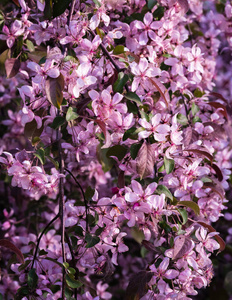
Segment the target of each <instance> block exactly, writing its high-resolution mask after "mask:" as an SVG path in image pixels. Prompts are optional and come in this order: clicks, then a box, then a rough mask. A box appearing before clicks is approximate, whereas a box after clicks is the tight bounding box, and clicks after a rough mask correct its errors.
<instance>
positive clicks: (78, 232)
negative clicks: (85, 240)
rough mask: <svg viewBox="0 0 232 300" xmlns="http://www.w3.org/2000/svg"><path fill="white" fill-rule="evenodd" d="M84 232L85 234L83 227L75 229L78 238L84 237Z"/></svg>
mask: <svg viewBox="0 0 232 300" xmlns="http://www.w3.org/2000/svg"><path fill="white" fill-rule="evenodd" d="M83 232H84V229H83V228H82V227H81V226H76V227H75V234H76V235H77V236H80V237H83V236H84V234H83Z"/></svg>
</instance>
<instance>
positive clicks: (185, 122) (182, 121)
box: [177, 113, 188, 126]
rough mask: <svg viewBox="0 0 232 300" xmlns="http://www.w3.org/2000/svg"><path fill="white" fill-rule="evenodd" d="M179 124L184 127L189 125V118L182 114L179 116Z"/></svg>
mask: <svg viewBox="0 0 232 300" xmlns="http://www.w3.org/2000/svg"><path fill="white" fill-rule="evenodd" d="M177 122H178V123H179V124H181V125H183V126H185V125H188V119H187V117H186V116H185V115H183V114H180V113H179V114H178V115H177Z"/></svg>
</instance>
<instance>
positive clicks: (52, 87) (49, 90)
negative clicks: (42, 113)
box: [45, 74, 64, 109]
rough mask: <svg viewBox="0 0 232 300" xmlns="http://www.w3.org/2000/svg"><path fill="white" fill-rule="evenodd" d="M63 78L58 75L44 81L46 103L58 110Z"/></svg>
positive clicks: (61, 95)
mask: <svg viewBox="0 0 232 300" xmlns="http://www.w3.org/2000/svg"><path fill="white" fill-rule="evenodd" d="M63 89H64V77H63V75H62V74H60V76H59V77H57V78H51V77H48V78H47V79H46V81H45V92H46V95H47V98H48V101H49V102H50V103H51V104H52V105H54V106H55V107H57V108H58V109H60V106H61V103H62V101H63Z"/></svg>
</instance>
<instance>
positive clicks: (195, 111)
mask: <svg viewBox="0 0 232 300" xmlns="http://www.w3.org/2000/svg"><path fill="white" fill-rule="evenodd" d="M199 110H200V109H199V107H198V106H197V105H196V104H195V103H193V104H192V107H191V112H192V115H193V117H194V116H195V115H196V114H197V113H198V112H199Z"/></svg>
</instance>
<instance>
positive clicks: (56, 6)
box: [53, 0, 71, 18]
mask: <svg viewBox="0 0 232 300" xmlns="http://www.w3.org/2000/svg"><path fill="white" fill-rule="evenodd" d="M69 3H71V0H53V18H56V17H58V16H60V15H62V14H63V13H64V12H65V10H66V9H67V8H68V6H69Z"/></svg>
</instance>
